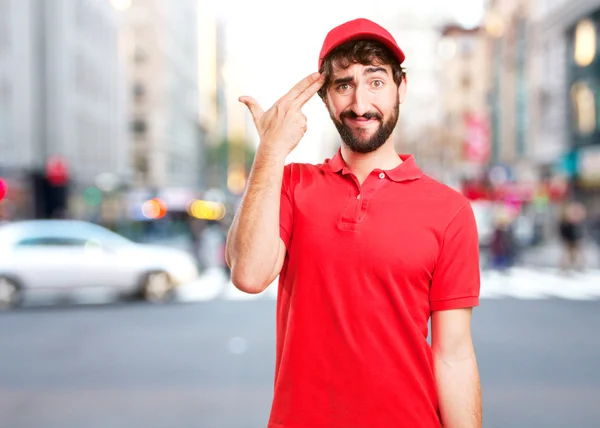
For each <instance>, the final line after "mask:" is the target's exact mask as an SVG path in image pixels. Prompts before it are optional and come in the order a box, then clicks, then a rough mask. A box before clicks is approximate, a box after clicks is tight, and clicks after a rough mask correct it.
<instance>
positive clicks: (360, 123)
mask: <svg viewBox="0 0 600 428" xmlns="http://www.w3.org/2000/svg"><path fill="white" fill-rule="evenodd" d="M345 120H346V121H347V123H348V124H350V125H352V126H357V127H361V128H363V127H368V126H370V125H371V124H373V123H379V121H378V120H377V119H376V118H373V119H367V118H364V117H355V118H349V117H347V118H345Z"/></svg>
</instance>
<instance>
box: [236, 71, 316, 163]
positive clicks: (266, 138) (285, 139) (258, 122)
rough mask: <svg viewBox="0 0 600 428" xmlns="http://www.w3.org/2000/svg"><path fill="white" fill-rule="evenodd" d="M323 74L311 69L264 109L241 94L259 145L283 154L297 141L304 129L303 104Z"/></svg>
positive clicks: (310, 95) (288, 151) (312, 92)
mask: <svg viewBox="0 0 600 428" xmlns="http://www.w3.org/2000/svg"><path fill="white" fill-rule="evenodd" d="M324 82H325V78H324V77H323V76H322V75H320V74H319V73H312V74H311V75H310V76H308V77H305V78H304V79H302V80H301V81H300V82H298V84H296V86H294V87H293V88H292V89H291V90H290V91H289V92H288V93H287V94H286V95H284V96H283V97H282V98H280V99H279V101H277V102H276V103H275V104H274V105H273V106H272V107H271V108H270V109H269V110H267V111H266V112H265V111H263V109H262V108H261V107H260V105H259V104H258V102H257V101H256V100H255V99H254V98H252V97H246V96H244V97H240V99H239V100H240V102H242V103H244V104H246V106H247V107H248V109H249V110H250V114H251V115H252V119H253V120H254V125H255V126H256V130H257V131H258V136H259V137H260V145H261V146H262V147H264V148H265V149H268V150H269V151H273V152H276V153H278V154H280V155H281V156H282V157H284V158H285V157H286V156H287V155H289V154H290V153H291V151H292V150H294V148H295V147H296V146H297V145H298V143H299V142H300V140H301V139H302V137H303V136H304V133H305V132H306V116H304V114H303V113H302V107H303V106H304V104H306V102H307V101H308V100H310V99H311V98H312V96H313V95H314V94H316V93H317V92H318V91H319V89H320V88H321V86H323V83H324Z"/></svg>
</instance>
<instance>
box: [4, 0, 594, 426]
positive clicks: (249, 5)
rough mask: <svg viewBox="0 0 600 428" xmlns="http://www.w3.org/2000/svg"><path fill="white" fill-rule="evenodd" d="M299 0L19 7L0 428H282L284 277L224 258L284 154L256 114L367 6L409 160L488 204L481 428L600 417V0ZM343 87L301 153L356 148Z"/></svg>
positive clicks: (480, 344)
mask: <svg viewBox="0 0 600 428" xmlns="http://www.w3.org/2000/svg"><path fill="white" fill-rule="evenodd" d="M298 5H299V6H301V7H296V8H294V12H293V13H292V14H291V13H290V4H289V3H288V2H282V1H277V0H256V1H253V2H241V1H237V0H222V1H219V2H214V1H212V0H176V1H173V0H51V1H49V0H0V344H1V345H0V428H80V427H81V428H137V427H140V428H179V427H181V428H187V427H190V428H192V427H194V428H265V427H266V424H267V418H268V416H269V413H270V406H271V402H272V391H273V378H274V372H275V355H276V352H275V337H276V323H275V321H276V317H275V315H276V305H277V303H276V302H277V286H278V284H277V280H275V281H274V283H272V284H271V285H270V287H268V288H267V289H266V290H265V291H264V292H263V293H260V294H247V293H243V292H241V291H239V290H238V289H237V288H235V287H234V286H233V284H232V283H231V281H230V278H229V275H230V271H229V268H228V267H227V266H226V260H225V259H226V257H225V254H226V243H227V237H228V234H229V231H230V228H231V226H232V224H234V223H233V221H234V215H235V213H236V212H237V211H238V210H239V208H240V206H242V199H243V196H244V193H245V191H246V189H247V186H248V183H249V180H250V177H251V175H250V173H251V171H252V169H253V167H254V162H255V158H256V154H257V151H259V152H260V149H259V147H260V145H261V143H264V142H265V141H266V140H264V141H262V142H261V141H260V139H261V136H260V135H261V133H260V132H257V127H256V125H255V122H254V121H253V117H252V115H251V114H249V112H248V109H246V107H245V106H244V105H243V104H241V103H240V101H239V100H240V97H243V96H251V97H253V98H254V99H255V100H256V101H257V103H258V104H260V105H261V106H262V107H263V108H264V110H265V111H268V110H267V109H268V108H269V107H270V106H271V105H273V103H274V102H276V100H278V99H280V97H281V96H282V95H283V94H285V93H286V92H288V91H289V90H290V88H291V87H292V85H293V84H294V83H295V82H298V81H299V80H300V79H301V78H303V77H305V76H307V75H308V74H310V73H313V72H315V71H317V70H316V69H315V66H316V65H317V60H318V59H320V58H319V57H320V55H319V52H320V48H321V46H322V44H323V40H324V39H325V37H326V35H327V34H328V32H329V31H330V30H331V29H332V28H334V26H337V25H339V24H340V23H342V22H344V21H347V20H350V19H355V18H358V17H364V18H367V19H372V20H373V21H375V22H377V23H378V24H381V25H383V26H384V27H386V29H388V30H389V32H390V33H391V34H392V36H393V37H394V39H395V40H396V41H397V42H398V45H399V46H401V48H402V52H403V55H404V54H406V58H405V61H404V60H403V61H400V63H396V61H395V60H394V61H391V62H392V64H388V62H389V61H388V62H386V61H383V64H381V65H382V66H385V67H387V66H392V65H395V67H396V68H400V67H402V68H403V69H404V71H405V72H406V76H407V80H406V81H405V82H404V83H399V82H400V81H401V80H402V79H401V78H398V79H399V80H398V81H397V82H396V77H395V76H396V72H398V73H399V70H396V72H394V73H392V74H394V82H395V83H394V84H399V85H400V86H399V88H402V87H403V86H402V85H405V88H406V98H404V96H402V97H398V99H397V101H398V104H397V106H399V105H400V103H401V104H402V106H401V108H399V111H400V113H399V116H398V118H397V123H396V122H395V121H394V122H393V123H394V125H393V126H394V132H393V133H391V134H390V136H389V138H391V141H392V143H393V147H394V151H395V153H397V154H400V153H402V154H410V155H412V156H413V157H414V161H415V163H416V164H417V165H418V166H419V168H420V169H421V170H422V171H423V172H424V174H425V175H427V176H428V177H430V178H432V179H434V180H437V181H439V182H440V183H443V184H445V185H446V186H448V187H449V188H451V189H454V190H455V191H456V192H458V193H460V194H461V195H462V196H461V197H462V198H463V201H465V204H466V201H467V200H468V201H469V203H470V205H471V208H472V211H473V214H474V219H475V223H476V227H477V232H478V238H479V248H480V255H481V257H480V268H481V301H480V306H479V307H478V308H476V309H475V310H474V316H473V321H472V329H473V336H474V343H475V348H476V354H477V359H478V362H479V368H480V372H481V382H482V394H483V421H484V422H483V427H485V428H538V427H544V428H598V427H600V405H599V404H600V340H599V337H600V333H599V332H600V42H599V41H600V0H581V1H573V2H571V1H567V0H455V1H452V2H448V1H442V0H425V1H422V2H421V1H419V2H394V1H380V2H364V1H358V0H345V1H344V2H335V1H329V2H323V1H318V0H315V1H311V0H306V1H304V2H302V3H299V4H298ZM307 23H310V25H307ZM373 64H374V63H373ZM354 65H355V64H352V66H354ZM324 70H326V68H322V69H321V70H320V71H321V72H323V71H324ZM404 71H403V72H404ZM369 73H370V72H369ZM325 74H327V73H325ZM337 80H339V79H337ZM337 80H335V81H337ZM327 85H329V83H328V84H326V85H325V89H326V91H324V92H320V94H324V95H323V96H322V99H319V98H320V97H319V96H313V97H312V98H311V99H310V101H307V102H306V104H305V105H304V106H303V109H302V114H303V115H304V116H305V118H306V121H307V123H308V125H307V129H306V132H305V134H304V135H303V137H302V139H301V141H300V142H298V145H297V146H295V148H294V149H293V151H292V152H291V153H289V154H288V156H287V158H286V164H289V163H308V164H321V163H323V162H325V160H326V159H331V158H332V157H333V156H334V155H335V154H336V153H337V152H338V150H339V148H340V147H341V143H342V140H341V138H340V137H341V135H343V134H340V132H339V131H338V129H339V128H338V124H337V123H336V119H335V115H333V114H332V110H331V106H332V105H333V104H335V103H333V104H332V103H331V102H330V101H331V97H330V95H328V92H327V91H330V90H331V89H332V87H331V86H329V87H327ZM401 92H402V91H400V92H398V93H401ZM390 93H392V92H390ZM355 94H359V91H355ZM380 94H381V93H380ZM393 94H394V96H395V94H396V92H393ZM380 96H381V95H376V93H375V91H373V96H372V97H373V98H371V96H369V98H368V99H369V100H371V101H369V103H370V105H371V107H369V109H370V111H368V113H377V110H380V109H382V108H383V107H381V106H382V105H388V104H389V103H384V104H381V105H379V103H380V101H381V100H380V99H379V97H380ZM328 97H329V98H328ZM401 98H402V100H401ZM361 99H362V97H358V96H357V97H355V99H354V101H355V103H358V101H360V100H361ZM242 100H243V98H242ZM328 100H329V101H328ZM373 100H374V101H373ZM322 101H325V103H323V102H322ZM375 101H377V102H375ZM275 111H277V109H275ZM345 112H346V113H349V112H353V111H352V108H351V109H350V110H349V111H345ZM379 113H382V112H381V111H380V112H379ZM384 113H385V112H383V113H382V114H380V115H376V114H375V115H374V114H371V115H370V119H377V117H376V116H379V119H377V120H379V121H380V122H381V123H380V124H379V125H378V126H379V130H380V131H381V130H382V129H383V127H384V121H383V118H385V117H386V114H384ZM356 116H357V117H356V119H359V117H358V116H359V115H356ZM363 116H364V117H363V118H362V119H367V118H369V116H367V115H365V114H363ZM331 119H334V120H333V121H332V120H331ZM340 119H341V116H340ZM370 119H369V120H370ZM386 123H388V122H387V121H386ZM389 123H391V122H389ZM363 125H364V124H363ZM361 126H362V125H361ZM368 126H374V125H371V124H369V125H368ZM259 128H260V126H259ZM263 135H266V134H263ZM282 135H283V134H282ZM378 135H382V134H379V131H378ZM386 138H387V137H386ZM269 142H271V141H267V143H269ZM346 143H347V142H346ZM402 159H407V158H404V157H403V158H402ZM280 166H281V165H280ZM290 170H291V169H290ZM292 175H293V174H290V177H291V176H292ZM294 176H295V175H294ZM253 177H254V175H253ZM302 177H303V175H302ZM384 177H385V174H381V175H380V178H381V179H383V178H384ZM279 178H281V177H279ZM355 178H356V177H355ZM419 180H420V179H419ZM283 182H284V183H285V181H283ZM302 182H305V181H304V179H303V180H302ZM306 182H308V181H306ZM361 186H362V184H361ZM402 186H404V184H402ZM383 188H384V187H382V189H383ZM311 189H313V188H311ZM276 190H277V191H276V192H275V193H273V195H275V197H277V196H278V195H279V189H276ZM250 193H252V192H250ZM292 193H294V192H292ZM294 194H295V193H294ZM312 194H313V193H311V197H312ZM314 194H315V195H316V196H319V195H318V194H319V192H314ZM361 195H362V192H359V193H357V195H354V193H352V196H351V199H352V203H353V204H354V203H357V204H360V203H362V204H364V206H365V207H367V206H370V207H373V206H374V205H368V202H367V200H366V198H362V202H356V201H357V200H358V199H359V198H360V197H361ZM373 195H374V194H372V196H373ZM420 195H421V193H419V197H420ZM355 196H356V199H354V197H355ZM394 198H395V200H396V199H397V200H398V201H400V202H402V203H403V204H404V202H405V201H404V199H402V198H401V197H396V194H394ZM291 199H294V200H293V201H291V202H292V203H293V206H294V209H295V211H294V214H293V215H292V218H296V219H297V218H298V217H299V216H298V215H297V214H295V213H300V214H301V216H304V215H310V216H314V218H311V220H315V219H317V218H318V219H319V223H320V224H327V223H326V222H325V221H324V220H323V221H321V218H320V216H322V215H323V213H324V212H326V211H327V209H328V207H327V206H325V205H326V204H323V205H322V206H319V207H318V209H314V210H312V209H306V208H305V207H304V206H303V205H296V204H297V200H296V197H295V196H294V197H293V198H291ZM307 199H308V198H307ZM256 200H259V199H256ZM298 200H299V201H300V202H305V201H303V200H302V198H298ZM327 203H329V200H327ZM244 205H245V202H244ZM280 206H281V204H280ZM347 206H350V205H347ZM357 206H358V205H357ZM405 206H406V210H412V209H413V208H414V207H413V206H409V205H408V204H404V205H403V206H402V209H403V210H404V208H405ZM268 207H269V204H263V203H260V205H259V209H260V210H261V212H263V210H264V212H265V213H268ZM388 207H389V206H388V205H386V206H385V208H386V209H388ZM278 209H280V208H278ZM369 209H372V208H369ZM430 211H434V210H430ZM440 211H442V210H440ZM281 212H283V213H284V214H285V212H284V211H281V210H280V213H281ZM407 212H408V211H407ZM271 214H274V213H271ZM393 214H394V217H390V218H392V221H393V224H390V225H389V227H390V228H393V227H396V226H397V224H400V220H398V218H400V217H395V215H396V212H395V211H394V212H393ZM247 218H254V217H252V216H249V217H247ZM270 218H271V219H275V218H276V217H270ZM423 218H425V216H424V217H423ZM469 221H470V219H469ZM274 222H275V220H273V223H274ZM315 223H316V221H315ZM238 224H239V223H238ZM283 226H284V228H285V225H283ZM411 227H412V223H411ZM426 227H427V228H428V230H429V228H432V226H431V225H429V224H428V225H426ZM292 229H294V230H292ZM292 229H290V230H292V232H293V234H295V236H299V235H298V234H299V233H307V232H303V229H302V228H300V229H298V227H297V226H295V227H294V228H292ZM434 229H435V228H433V229H431V230H434ZM247 230H252V231H253V232H256V230H255V229H254V224H253V225H252V227H249V228H247ZM298 230H300V231H301V232H298ZM306 230H308V233H310V230H312V226H311V228H309V229H306ZM440 230H443V229H440ZM446 230H447V228H446ZM461 230H462V229H461ZM386 231H387V229H386ZM444 234H445V232H444ZM264 236H269V234H267V233H265V234H262V235H261V234H260V233H255V235H254V236H253V237H252V239H249V241H252V243H253V244H254V245H256V247H255V248H254V250H256V248H258V250H256V251H254V250H252V251H250V250H247V249H246V251H243V254H244V256H247V255H248V254H250V255H251V256H254V255H258V256H261V257H262V254H263V249H262V247H270V245H268V246H267V245H263V243H262V242H261V239H262V237H264ZM300 236H302V235H300ZM365 236H366V235H365ZM369 236H370V235H369ZM440 236H441V232H440ZM473 236H474V235H473ZM402 238H403V239H402V240H399V241H410V240H409V239H404V238H405V237H404V236H402ZM321 239H322V240H323V242H328V240H325V239H323V238H321ZM439 239H440V242H444V243H445V242H449V241H447V240H446V237H445V235H444V238H443V240H442V238H441V237H440V238H439ZM235 241H236V239H234V240H233V242H234V245H233V247H235V246H236V243H235ZM229 242H230V243H231V242H232V241H231V240H230V241H229ZM376 242H379V241H376ZM432 242H433V241H432ZM456 242H459V241H453V243H456ZM256 243H258V244H256ZM284 244H285V243H284ZM394 244H395V241H394ZM402 244H403V243H402ZM410 244H412V245H414V243H413V242H410ZM286 245H287V244H286ZM458 247H459V249H458V252H457V254H458V256H460V255H461V254H469V253H467V252H465V253H462V251H463V248H465V246H464V245H460V246H458ZM475 247H476V243H475V241H474V240H473V241H472V247H471V249H472V250H474V249H475ZM230 248H231V247H230ZM281 248H282V247H281ZM286 248H288V249H290V248H292V247H287V246H286ZM357 248H361V249H362V247H359V246H357ZM442 248H444V246H443V245H442V246H441V247H439V249H438V250H436V251H437V252H438V254H437V256H438V257H439V255H440V254H442ZM394 249H395V248H394ZM378 250H379V248H378ZM311 251H312V247H310V249H309V250H307V251H306V253H309V252H311ZM234 253H235V251H234ZM374 253H375V254H377V253H378V252H377V251H376V252H374ZM303 254H304V253H302V252H299V253H295V254H294V255H296V256H297V255H300V257H302V256H303ZM311 254H312V253H311ZM314 254H317V253H314ZM390 254H394V257H395V253H392V252H390ZM472 255H473V257H474V252H473V253H472ZM231 257H233V258H234V259H235V257H236V256H235V255H234V256H231V251H230V252H229V260H230V261H231V260H232V258H231ZM453 257H454V256H453ZM287 260H288V261H289V258H287ZM428 260H433V259H428ZM435 260H436V267H434V268H431V269H432V270H429V271H428V273H432V274H433V272H434V271H435V269H436V268H438V267H439V264H438V261H439V260H440V259H439V258H436V259H435ZM470 260H474V258H473V259H470ZM344 261H345V259H344ZM394 261H395V260H394ZM401 261H402V262H403V263H404V262H405V260H401ZM324 262H327V260H325V261H324ZM362 262H363V260H362V259H360V263H362ZM261 263H263V259H261V260H260V263H257V265H258V264H261ZM442 264H443V263H442ZM452 264H453V266H463V265H461V264H460V263H456V258H453V259H452ZM233 265H235V267H238V269H237V271H236V270H235V269H234V272H235V273H236V277H239V276H238V275H237V273H238V272H240V268H239V266H240V264H237V263H233ZM241 265H243V264H241ZM355 265H356V264H352V266H355ZM367 265H368V263H367ZM334 267H336V268H337V266H334ZM344 267H345V266H344ZM472 267H473V269H471V270H469V272H471V274H473V276H475V275H476V273H477V268H476V264H472ZM358 269H359V270H360V266H358ZM428 269H429V268H428ZM241 270H242V271H248V272H250V271H251V270H247V269H241ZM297 271H299V272H301V273H302V271H300V270H297ZM282 272H283V271H282ZM285 272H287V270H285ZM340 272H344V271H341V270H340ZM438 272H439V271H438ZM464 272H466V271H465V270H463V271H461V273H464ZM402 274H404V271H403V272H402ZM243 276H244V277H247V278H249V279H248V281H245V280H240V283H244V282H245V283H247V284H260V283H261V282H260V280H259V279H257V277H256V276H255V275H253V274H246V275H243ZM239 278H241V277H239ZM451 279H452V280H453V281H454V283H456V284H475V282H473V281H462V282H461V281H457V280H456V279H455V277H454V276H453V277H452V278H451ZM345 280H346V278H344V281H345ZM341 282H342V281H340V283H341ZM364 282H368V281H364ZM449 282H452V281H449ZM314 283H316V284H320V283H319V282H314ZM358 284H359V285H358V286H359V287H360V286H362V282H359V283H358ZM238 285H239V284H238ZM335 285H336V286H337V285H338V284H337V283H336V284H335ZM343 285H346V284H345V283H343V284H342V283H341V284H340V286H343ZM430 285H431V284H430ZM242 288H243V287H242ZM472 295H473V293H469V296H472ZM422 296H423V297H425V296H426V293H424V294H422ZM310 297H311V299H310V304H311V305H312V302H313V301H314V299H312V297H313V296H312V295H311V296H310ZM429 297H430V302H429V303H430V304H431V295H430V296H429ZM455 298H456V297H455V296H454V295H453V296H452V300H454V299H455ZM360 302H361V304H362V299H361V300H360ZM336 303H337V300H336ZM283 306H285V303H284V305H283ZM310 310H311V312H310V313H311V314H313V313H315V312H317V313H318V311H316V310H315V309H314V307H312V306H311V307H310ZM296 313H297V312H296ZM282 319H285V318H283V317H282ZM423 324H424V321H423ZM315 325H317V324H315ZM318 326H319V327H320V326H321V324H318ZM385 326H386V327H389V326H388V324H385ZM402 328H404V325H402ZM390 330H391V331H394V332H397V331H398V330H399V329H394V328H390ZM369 332H370V331H369ZM306 337H310V338H311V339H312V338H313V337H314V335H310V336H306ZM305 342H307V341H306V340H305V341H303V342H301V347H305V346H306V345H305ZM453 342H455V343H456V342H457V341H456V340H453ZM286 343H288V344H289V343H290V342H289V341H287V342H286ZM310 343H318V342H314V341H312V340H311V342H310ZM324 343H325V342H324ZM422 344H423V343H422ZM332 348H334V347H332ZM340 349H341V348H340ZM304 350H305V354H309V352H308V351H307V350H306V349H304ZM345 355H346V354H344V356H345ZM419 355H422V354H419ZM330 361H335V362H337V361H338V358H330ZM392 361H395V360H392ZM369 367H370V366H369ZM386 373H387V372H386ZM386 380H387V379H386ZM290 383H291V382H290ZM293 384H294V385H295V384H297V383H296V382H294V383H293ZM332 384H333V383H332ZM390 385H393V388H394V389H393V390H392V392H394V391H395V388H396V385H397V384H396V383H391V382H390ZM431 389H432V390H433V388H431ZM345 390H346V389H345ZM464 390H466V389H464ZM388 396H394V394H388ZM366 407H368V406H365V408H366ZM473 413H475V412H473ZM399 423H400V424H401V421H400V422H399ZM303 428H320V427H303ZM344 428H348V427H344ZM373 428H388V427H373ZM390 428H391V427H390ZM394 428H395V427H394ZM402 428H405V427H402ZM406 428H413V427H406Z"/></svg>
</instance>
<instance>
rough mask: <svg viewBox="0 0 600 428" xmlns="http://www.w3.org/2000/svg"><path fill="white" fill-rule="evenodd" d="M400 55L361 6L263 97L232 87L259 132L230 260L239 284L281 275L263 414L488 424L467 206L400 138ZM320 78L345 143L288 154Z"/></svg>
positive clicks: (275, 421) (259, 285)
mask: <svg viewBox="0 0 600 428" xmlns="http://www.w3.org/2000/svg"><path fill="white" fill-rule="evenodd" d="M403 61H404V53H403V52H402V50H401V49H400V48H399V47H398V45H397V44H396V42H395V40H394V39H393V37H392V36H391V35H390V34H389V33H388V32H387V31H386V30H385V29H383V28H382V27H380V26H379V25H377V24H375V23H373V22H371V21H368V20H365V19H358V20H354V21H350V22H347V23H345V24H342V25H341V26H339V27H336V28H334V29H333V30H331V31H330V32H329V34H328V35H327V37H326V39H325V42H324V44H323V48H322V51H321V55H320V58H319V73H315V74H311V75H310V76H308V77H307V78H305V79H304V80H302V81H301V82H300V83H298V84H297V85H296V86H295V87H294V88H292V90H291V91H290V92H289V93H288V94H286V95H285V96H283V97H282V98H281V99H280V100H279V101H278V102H277V103H276V104H275V105H274V106H273V107H272V108H271V109H269V110H268V111H266V112H264V111H263V110H262V109H261V107H260V106H259V105H258V103H257V102H256V101H255V100H254V99H252V98H250V97H242V98H240V101H242V102H243V103H244V104H246V106H247V107H248V108H249V110H250V112H251V114H252V117H253V118H254V123H255V125H256V128H257V130H258V133H259V136H260V145H259V147H258V150H257V153H256V157H255V160H254V165H253V168H252V171H251V173H250V178H249V183H248V187H247V189H246V192H245V194H244V196H243V199H242V202H241V205H240V208H239V210H238V212H237V213H236V216H235V218H234V221H233V224H232V226H231V229H230V232H229V235H228V242H227V262H228V264H229V266H230V267H231V272H232V281H233V283H234V284H235V286H236V287H238V288H239V289H240V290H242V291H245V292H248V293H260V292H261V291H263V290H264V289H265V288H266V287H267V286H268V285H269V284H270V283H271V282H272V281H274V280H275V278H276V277H277V276H278V275H279V289H278V291H279V293H278V301H277V347H276V348H277V349H276V372H275V390H274V398H273V406H272V409H271V416H270V420H269V428H384V427H385V428H388V427H407V428H408V427H411V428H412V427H419V428H430V427H431V428H432V427H440V426H441V425H442V424H443V426H444V427H445V428H455V427H460V428H471V427H481V398H480V387H479V374H478V369H477V363H476V358H475V353H474V349H473V344H472V340H471V333H470V319H471V308H472V307H473V306H476V305H478V297H479V254H478V239H477V231H476V226H475V220H474V216H473V213H472V210H471V207H470V205H469V203H468V201H467V200H466V199H465V198H464V197H463V196H462V195H460V194H458V193H457V192H455V191H453V190H451V189H450V188H448V187H446V186H444V185H442V184H440V183H438V182H436V181H434V180H433V179H431V178H429V177H427V176H425V175H424V174H423V173H422V172H421V170H420V169H419V167H418V166H417V164H416V162H415V159H414V158H413V157H412V156H407V155H400V156H399V155H398V154H396V152H395V150H394V146H393V142H392V139H391V133H392V131H393V129H394V127H395V126H396V122H397V120H398V113H399V105H400V104H401V103H402V102H403V100H404V96H405V93H406V87H407V82H406V78H405V75H404V70H403V69H402V68H401V64H402V62H403ZM317 92H318V93H319V94H320V96H321V98H322V99H323V101H324V103H325V105H326V107H327V109H328V110H329V114H330V115H331V118H332V120H333V122H334V123H335V125H336V127H337V129H338V130H339V132H340V136H341V138H342V145H341V148H340V150H339V151H338V153H337V154H336V155H335V156H334V157H333V159H328V160H326V161H325V162H324V163H323V164H320V165H308V164H289V165H285V159H286V156H287V155H288V154H289V153H290V152H291V151H292V150H293V149H294V148H295V147H296V145H297V144H298V142H299V141H300V139H301V138H302V136H303V135H304V132H305V131H306V118H305V117H304V115H303V114H302V112H301V108H302V106H303V105H304V104H305V103H306V102H307V101H308V100H309V99H310V98H311V97H312V96H313V95H314V94H316V93H317ZM430 316H431V329H432V331H431V333H432V336H431V346H430V345H429V344H428V342H427V335H428V321H429V318H430Z"/></svg>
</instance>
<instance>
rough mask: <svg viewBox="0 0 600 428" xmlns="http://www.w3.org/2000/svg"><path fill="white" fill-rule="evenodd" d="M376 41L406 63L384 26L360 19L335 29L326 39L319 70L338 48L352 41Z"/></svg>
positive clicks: (400, 61) (320, 56) (400, 50)
mask: <svg viewBox="0 0 600 428" xmlns="http://www.w3.org/2000/svg"><path fill="white" fill-rule="evenodd" d="M357 39H363V40H376V41H378V42H380V43H381V44H383V45H384V46H385V47H386V48H388V49H389V50H390V51H391V52H392V54H394V56H395V57H396V58H397V59H398V62H399V63H400V64H402V62H403V61H404V52H402V49H400V47H399V46H398V44H397V43H396V40H394V37H393V36H392V35H391V34H390V33H389V31H387V30H386V29H385V28H383V27H382V26H380V25H378V24H376V23H374V22H373V21H369V20H368V19H364V18H359V19H354V20H352V21H348V22H345V23H344V24H342V25H340V26H337V27H335V28H334V29H333V30H331V31H330V32H329V33H327V37H325V41H324V42H323V47H322V48H321V54H320V55H319V68H318V70H320V69H321V65H323V60H324V59H325V57H326V56H327V55H328V54H329V53H330V52H331V51H332V50H333V49H335V48H336V47H338V46H339V45H341V44H342V43H345V42H348V41H350V40H357Z"/></svg>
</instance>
